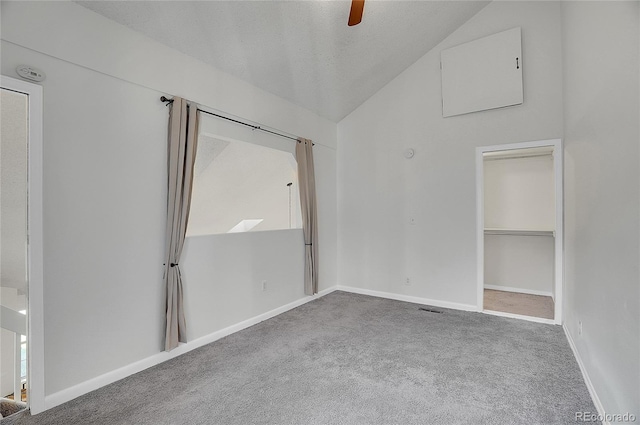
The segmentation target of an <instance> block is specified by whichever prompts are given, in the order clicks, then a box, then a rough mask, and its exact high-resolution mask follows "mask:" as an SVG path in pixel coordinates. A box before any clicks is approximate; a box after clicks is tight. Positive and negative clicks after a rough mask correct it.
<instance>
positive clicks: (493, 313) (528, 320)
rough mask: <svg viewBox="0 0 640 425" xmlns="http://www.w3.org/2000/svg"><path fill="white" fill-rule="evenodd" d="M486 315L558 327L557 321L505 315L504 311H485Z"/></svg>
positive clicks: (519, 315)
mask: <svg viewBox="0 0 640 425" xmlns="http://www.w3.org/2000/svg"><path fill="white" fill-rule="evenodd" d="M482 312H483V313H484V314H490V315H491V316H500V317H508V318H510V319H520V320H526V321H527V322H536V323H545V324H547V325H556V324H557V323H556V321H555V320H553V319H543V318H542V317H535V316H525V315H522V314H514V313H505V312H504V311H494V310H483V311H482Z"/></svg>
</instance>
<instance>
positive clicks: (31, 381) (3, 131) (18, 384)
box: [0, 76, 44, 416]
mask: <svg viewBox="0 0 640 425" xmlns="http://www.w3.org/2000/svg"><path fill="white" fill-rule="evenodd" d="M0 83H1V88H0V108H1V114H0V119H1V123H0V414H2V416H7V415H11V414H15V413H17V412H19V411H22V410H25V409H27V408H30V409H31V411H32V413H38V412H40V411H42V410H44V372H43V369H44V347H43V341H44V338H43V336H44V335H43V327H44V326H43V303H42V301H43V300H42V296H43V285H42V278H43V274H42V88H41V87H40V86H37V85H35V84H31V83H26V82H23V81H20V80H16V79H13V78H8V77H5V76H2V78H1V80H0Z"/></svg>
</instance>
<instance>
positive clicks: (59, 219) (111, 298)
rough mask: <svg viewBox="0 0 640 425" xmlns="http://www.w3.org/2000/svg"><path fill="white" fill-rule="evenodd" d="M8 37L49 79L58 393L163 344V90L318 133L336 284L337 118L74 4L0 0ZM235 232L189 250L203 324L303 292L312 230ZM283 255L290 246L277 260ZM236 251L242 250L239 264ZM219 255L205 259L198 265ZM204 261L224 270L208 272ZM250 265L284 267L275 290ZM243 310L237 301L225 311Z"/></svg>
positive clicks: (195, 330) (323, 249)
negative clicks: (303, 260) (306, 239)
mask: <svg viewBox="0 0 640 425" xmlns="http://www.w3.org/2000/svg"><path fill="white" fill-rule="evenodd" d="M1 35H2V45H1V47H2V51H1V54H2V57H1V59H2V61H1V62H2V63H1V66H2V68H1V71H2V74H3V75H9V76H15V72H14V70H15V67H16V66H17V65H18V64H25V63H26V64H30V65H33V66H36V67H38V68H40V69H42V70H44V71H45V72H46V74H47V79H46V81H44V82H43V83H42V85H43V87H44V146H45V147H44V232H45V233H44V262H45V263H44V267H45V272H44V275H45V281H44V288H45V294H44V297H45V298H44V305H45V312H44V314H45V356H46V357H45V368H46V375H45V382H46V388H45V390H46V394H47V396H48V397H47V400H54V399H55V400H56V402H60V401H64V399H65V397H67V395H68V394H75V395H78V394H79V393H81V392H82V391H83V389H86V388H89V387H90V386H89V387H87V386H83V385H84V384H83V383H86V382H87V381H88V380H90V379H92V378H95V377H97V376H99V375H101V374H105V373H109V372H112V371H114V370H115V369H118V368H121V367H124V366H128V365H131V364H132V363H134V362H136V361H139V360H142V359H145V358H149V357H150V356H152V355H154V354H156V353H158V352H159V351H161V350H162V347H163V343H162V340H163V337H164V325H163V321H164V306H163V305H164V291H163V288H162V270H163V267H162V263H163V249H164V248H163V247H164V221H165V214H166V195H165V192H166V190H165V186H166V128H167V114H168V112H167V108H166V107H165V106H164V105H163V104H162V103H161V102H160V101H159V97H160V95H161V94H169V95H174V94H175V95H181V96H184V97H186V98H189V99H192V100H195V101H197V102H200V103H201V104H203V105H206V106H208V107H210V108H215V109H217V110H221V111H225V112H228V113H230V114H233V115H235V116H239V117H243V118H245V119H248V120H252V121H255V122H259V123H262V124H264V125H265V126H270V127H273V128H277V129H280V130H282V131H285V132H288V133H292V134H298V135H301V136H304V137H308V138H310V139H313V140H314V141H315V142H316V149H315V157H316V161H317V162H316V177H317V191H318V202H319V211H318V213H319V229H320V273H319V275H320V289H324V288H327V287H330V286H333V285H335V282H336V264H335V263H336V259H335V252H336V236H335V232H336V230H335V228H336V200H335V186H336V180H335V176H336V171H335V157H336V153H335V152H336V151H335V149H336V125H335V124H334V123H331V122H329V121H327V120H325V119H322V118H320V117H318V116H317V115H315V114H313V113H311V112H309V111H307V110H305V109H302V108H300V107H297V106H295V105H293V104H291V103H289V102H287V101H284V100H283V99H280V98H278V97H276V96H274V95H271V94H269V93H266V92H264V91H262V90H259V89H257V88H255V87H253V86H250V85H249V84H247V83H244V82H242V81H240V80H238V79H235V78H234V77H231V76H229V75H227V74H224V73H222V72H220V71H218V70H216V69H214V68H211V67H209V66H207V65H205V64H203V63H201V62H198V61H196V60H194V59H192V58H189V57H187V56H185V55H182V54H180V53H178V52H176V51H174V50H171V49H169V48H167V47H164V46H162V45H160V44H158V43H156V42H154V41H152V40H150V39H148V38H146V37H144V36H141V35H139V34H136V33H134V32H132V31H130V30H128V29H126V28H125V27H123V26H121V25H118V24H115V23H113V22H111V21H109V20H107V19H106V18H103V17H101V16H99V15H97V14H94V13H93V12H91V11H89V10H87V9H85V8H83V7H81V6H78V5H76V4H74V3H70V2H43V3H38V2H2V33H1ZM233 236H239V239H232V240H231V241H229V240H226V239H220V238H218V239H211V240H200V241H199V242H202V244H197V243H193V244H191V243H190V246H189V247H188V248H187V253H186V254H185V258H184V260H183V263H186V264H185V268H184V273H185V277H186V279H185V286H186V287H185V296H186V304H187V305H186V309H187V317H188V319H189V320H190V322H188V323H187V326H188V327H189V330H188V335H189V336H190V337H194V336H200V335H203V334H207V333H210V332H213V331H215V330H218V329H221V328H223V327H224V326H226V325H228V324H229V323H230V321H237V320H244V319H248V318H250V317H253V316H256V315H258V314H261V313H263V312H265V311H267V310H269V309H272V308H273V306H278V305H279V306H281V305H284V304H287V303H289V302H291V301H294V300H296V299H299V298H301V297H302V292H301V290H302V287H303V282H302V278H303V275H302V272H301V270H300V266H299V264H298V262H299V257H300V256H301V255H302V252H303V251H302V239H301V238H300V235H299V234H298V233H296V232H295V231H294V232H293V233H286V232H285V234H284V235H283V234H281V233H279V232H267V233H265V234H262V235H258V236H255V238H257V239H255V240H254V239H247V237H246V236H244V235H230V237H233ZM251 237H254V236H253V235H252V236H251ZM296 238H298V239H300V244H299V246H298V244H296V243H295V239H296ZM254 242H255V243H254ZM227 244H228V245H227ZM225 246H229V250H230V252H229V253H226V254H225ZM200 248H202V251H200ZM261 249H262V250H263V251H264V252H263V251H261ZM272 250H273V252H272ZM276 253H278V254H279V255H280V256H281V257H279V258H277V259H275V258H274V257H273V256H274V255H275V254H276ZM230 255H233V256H234V258H237V259H242V261H240V260H237V261H236V262H235V263H232V262H230V260H229V256H230ZM262 255H264V257H262ZM205 259H206V261H207V264H206V265H204V264H200V263H198V261H200V260H202V261H205ZM267 259H271V260H273V262H271V261H266V260H267ZM272 263H273V264H272ZM240 265H242V267H240ZM277 266H282V267H284V268H283V270H284V274H283V275H276V274H275V273H274V267H277ZM200 267H203V268H207V272H210V273H211V274H210V275H209V274H207V276H206V278H205V276H204V275H202V274H201V273H199V271H198V270H200ZM246 270H251V273H252V275H251V277H252V278H255V279H268V280H270V281H271V282H272V283H273V286H272V287H271V289H272V291H270V292H268V293H266V294H263V293H256V292H255V291H251V290H249V289H248V286H247V285H250V284H251V283H249V277H248V275H247V274H246V273H247V272H246ZM296 279H298V283H299V285H300V290H299V291H297V290H296V289H295V284H296ZM251 282H252V283H255V280H251ZM234 283H235V285H234ZM217 285H219V286H217ZM245 297H249V298H245ZM252 297H253V298H252ZM223 300H228V302H229V304H228V305H226V306H225V310H224V311H223V312H210V310H211V308H212V306H215V305H220V303H221V302H222V301H223ZM240 300H242V301H241V302H240ZM207 301H210V302H207ZM234 307H235V310H234ZM230 309H231V310H234V314H233V315H227V313H229V311H230ZM205 310H206V311H205ZM201 320H206V323H203V322H201ZM101 382H104V381H101ZM74 385H80V387H79V388H80V389H73V388H71V387H73V386H74ZM65 391H66V392H65ZM47 403H48V404H49V405H51V403H52V402H49V401H48V402H47Z"/></svg>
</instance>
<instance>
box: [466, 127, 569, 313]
mask: <svg viewBox="0 0 640 425" xmlns="http://www.w3.org/2000/svg"><path fill="white" fill-rule="evenodd" d="M542 146H553V147H554V149H553V169H554V186H555V204H556V229H555V232H556V233H555V276H554V281H555V296H554V302H555V311H554V323H556V324H558V325H560V324H562V322H563V316H562V315H563V309H562V307H563V305H562V303H563V297H562V295H563V289H564V284H563V283H564V280H563V276H564V220H563V217H564V195H563V163H562V158H563V155H562V149H563V147H562V140H561V139H549V140H540V141H534V142H520V143H508V144H504V145H492V146H482V147H478V148H476V255H477V257H476V264H477V265H476V270H477V275H476V279H477V301H476V302H477V309H478V311H483V309H484V287H485V286H484V157H483V154H484V153H485V152H496V151H505V150H515V149H528V148H537V147H542ZM525 317H526V316H525Z"/></svg>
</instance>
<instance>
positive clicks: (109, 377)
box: [44, 286, 337, 410]
mask: <svg viewBox="0 0 640 425" xmlns="http://www.w3.org/2000/svg"><path fill="white" fill-rule="evenodd" d="M336 289H337V287H336V286H333V287H331V288H327V289H324V290H322V291H320V292H318V293H317V294H316V295H313V296H306V297H304V298H300V299H299V300H296V301H293V302H291V303H289V304H285V305H283V306H281V307H278V308H275V309H273V310H271V311H267V312H266V313H262V314H259V315H257V316H254V317H252V318H250V319H247V320H244V321H242V322H240V323H236V324H235V325H231V326H229V327H226V328H224V329H220V330H219V331H216V332H213V333H211V334H209V335H205V336H202V337H200V338H197V339H194V340H193V341H189V342H187V343H186V344H180V345H179V346H178V347H177V348H175V349H173V350H171V351H169V352H166V351H163V352H160V353H157V354H154V355H152V356H150V357H147V358H146V359H142V360H140V361H137V362H135V363H131V364H128V365H126V366H123V367H121V368H119V369H116V370H113V371H111V372H107V373H105V374H103V375H100V376H96V377H95V378H92V379H89V380H88V381H84V382H81V383H79V384H77V385H74V386H72V387H69V388H65V389H64V390H61V391H58V392H56V393H53V394H50V395H48V396H46V397H45V400H44V404H45V410H46V409H50V408H52V407H55V406H58V405H60V404H62V403H66V402H67V401H71V400H73V399H74V398H77V397H80V396H81V395H84V394H86V393H89V392H91V391H94V390H97V389H98V388H101V387H104V386H105V385H109V384H111V383H113V382H116V381H119V380H121V379H123V378H126V377H127V376H130V375H133V374H134V373H138V372H141V371H143V370H145V369H148V368H150V367H152V366H155V365H157V364H160V363H162V362H165V361H167V360H170V359H173V358H175V357H178V356H180V355H181V354H184V353H187V352H189V351H191V350H194V349H196V348H199V347H202V346H203V345H207V344H210V343H212V342H214V341H217V340H219V339H221V338H224V337H225V336H228V335H231V334H233V333H235V332H238V331H241V330H243V329H246V328H248V327H250V326H253V325H255V324H257V323H260V322H262V321H265V320H267V319H270V318H272V317H275V316H277V315H279V314H282V313H284V312H286V311H289V310H291V309H294V308H296V307H299V306H301V305H303V304H306V303H308V302H309V301H313V300H316V299H318V298H320V297H323V296H325V295H327V294H329V293H331V292H333V291H335V290H336Z"/></svg>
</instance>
